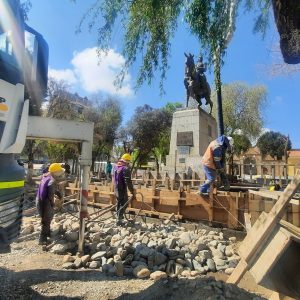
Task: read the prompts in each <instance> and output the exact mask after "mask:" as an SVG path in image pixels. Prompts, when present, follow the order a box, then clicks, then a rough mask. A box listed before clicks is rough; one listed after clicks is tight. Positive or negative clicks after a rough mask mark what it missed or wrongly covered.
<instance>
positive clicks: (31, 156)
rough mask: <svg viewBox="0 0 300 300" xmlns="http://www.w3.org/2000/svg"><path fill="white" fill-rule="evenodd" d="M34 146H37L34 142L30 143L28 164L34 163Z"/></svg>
mask: <svg viewBox="0 0 300 300" xmlns="http://www.w3.org/2000/svg"><path fill="white" fill-rule="evenodd" d="M34 144H35V141H34V140H30V141H28V162H33V160H34V151H33V148H34Z"/></svg>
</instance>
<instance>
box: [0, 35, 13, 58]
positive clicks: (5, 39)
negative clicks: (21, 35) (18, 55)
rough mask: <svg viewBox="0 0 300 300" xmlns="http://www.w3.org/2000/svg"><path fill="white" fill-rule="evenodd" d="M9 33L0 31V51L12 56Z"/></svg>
mask: <svg viewBox="0 0 300 300" xmlns="http://www.w3.org/2000/svg"><path fill="white" fill-rule="evenodd" d="M10 36H11V31H8V32H3V31H2V30H1V29H0V51H2V52H4V53H6V54H9V55H12V54H13V51H12V44H11V41H10Z"/></svg>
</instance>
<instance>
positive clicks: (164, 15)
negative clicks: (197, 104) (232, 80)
mask: <svg viewBox="0 0 300 300" xmlns="http://www.w3.org/2000/svg"><path fill="white" fill-rule="evenodd" d="M239 3H240V2H239V1H236V0H222V1H221V0H193V1H185V0H153V1H145V0H135V1H127V0H110V1H102V0H98V1H96V2H95V4H94V5H93V6H92V7H91V8H90V10H89V11H88V12H87V13H86V14H85V15H84V17H83V19H82V21H81V24H80V28H81V25H82V22H84V21H85V20H86V19H90V22H89V28H90V29H92V28H93V27H94V25H95V24H96V23H97V24H99V23H98V22H97V19H98V18H99V17H100V16H102V18H103V20H104V22H103V25H102V26H100V28H97V32H98V46H99V52H102V50H104V51H107V50H108V49H109V44H110V40H111V37H112V32H113V28H114V26H115V24H116V23H118V22H119V21H120V22H121V23H122V24H123V26H124V28H125V34H124V45H123V55H124V57H125V60H126V62H125V64H124V68H123V70H122V71H121V73H120V75H119V77H118V80H117V82H118V83H119V84H120V83H121V82H122V81H123V79H124V76H125V74H126V73H127V71H128V68H129V67H131V66H132V65H133V64H134V62H135V61H136V60H137V59H138V58H140V53H142V57H141V58H142V59H141V61H142V63H141V66H140V68H139V73H138V76H137V87H139V86H141V85H142V84H143V83H144V82H148V83H151V80H152V79H153V77H154V75H155V72H156V71H158V70H159V71H160V74H161V90H163V82H164V80H165V78H166V73H167V69H168V58H169V56H170V51H171V40H172V38H173V36H174V33H175V32H176V29H177V26H178V20H179V18H182V15H183V16H184V20H185V21H186V23H187V25H188V26H189V29H190V31H191V33H192V34H194V35H195V36H196V37H197V38H198V39H199V41H200V44H201V48H202V50H203V51H205V52H206V54H207V60H208V63H209V64H210V65H213V66H214V73H215V85H216V89H217V95H218V97H217V100H218V112H219V113H218V121H219V122H218V123H219V130H220V133H223V119H222V95H221V66H222V64H223V57H224V55H225V53H226V49H227V46H228V43H229V42H230V40H231V38H232V36H233V33H234V31H235V21H236V13H237V9H238V4H239Z"/></svg>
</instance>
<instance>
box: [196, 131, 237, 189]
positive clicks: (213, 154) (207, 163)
mask: <svg viewBox="0 0 300 300" xmlns="http://www.w3.org/2000/svg"><path fill="white" fill-rule="evenodd" d="M232 147H233V138H232V137H226V136H225V135H221V136H220V137H218V138H217V139H216V140H214V141H212V142H211V143H210V144H209V146H208V147H207V149H206V151H205V153H204V155H203V158H202V163H203V169H204V173H205V177H206V181H205V183H204V184H203V185H201V187H200V193H201V194H207V193H209V191H210V185H211V184H212V183H213V182H214V181H215V179H216V177H217V172H218V173H219V175H220V177H221V181H222V183H223V185H224V189H225V190H229V188H230V186H229V182H228V179H227V176H226V172H225V161H226V159H225V155H226V151H229V152H230V151H231V149H232Z"/></svg>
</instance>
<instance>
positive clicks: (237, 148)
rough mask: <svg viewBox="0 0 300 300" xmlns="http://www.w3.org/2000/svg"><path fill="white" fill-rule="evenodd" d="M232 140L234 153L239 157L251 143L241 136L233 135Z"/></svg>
mask: <svg viewBox="0 0 300 300" xmlns="http://www.w3.org/2000/svg"><path fill="white" fill-rule="evenodd" d="M232 137H233V140H234V153H235V154H236V155H240V154H241V153H242V152H246V151H247V150H248V149H249V148H250V147H251V142H250V140H249V139H248V137H247V136H245V135H243V134H233V135H232Z"/></svg>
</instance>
